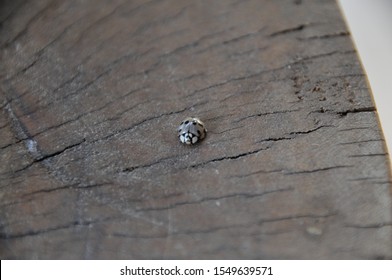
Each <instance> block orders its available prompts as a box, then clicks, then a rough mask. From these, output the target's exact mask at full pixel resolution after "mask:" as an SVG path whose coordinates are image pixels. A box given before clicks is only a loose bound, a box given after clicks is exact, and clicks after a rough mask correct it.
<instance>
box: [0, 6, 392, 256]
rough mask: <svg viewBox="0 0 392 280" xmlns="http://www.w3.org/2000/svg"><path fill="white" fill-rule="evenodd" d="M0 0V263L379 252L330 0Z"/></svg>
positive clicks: (376, 135)
mask: <svg viewBox="0 0 392 280" xmlns="http://www.w3.org/2000/svg"><path fill="white" fill-rule="evenodd" d="M0 3H1V4H0V5H1V8H0V11H1V12H0V24H1V27H0V28H1V29H0V48H1V63H0V64H1V65H0V67H1V68H0V108H1V109H0V135H1V137H0V163H1V164H0V257H1V258H2V259H217V258H218V259H249V258H257V259H259V258H260V259H385V258H387V259H390V258H392V215H391V214H392V208H391V177H390V173H389V168H390V166H389V161H388V154H387V151H386V148H385V143H384V140H383V135H382V131H381V130H380V126H379V123H378V118H377V112H376V109H375V105H374V103H373V100H372V96H371V92H370V89H369V85H368V84H367V80H366V76H365V74H364V71H363V69H362V66H361V64H360V62H359V59H358V55H357V52H356V50H355V48H354V46H353V43H352V41H351V38H350V34H349V32H348V30H347V27H346V25H345V23H344V21H343V18H342V15H341V13H340V11H339V8H338V6H337V4H336V3H335V2H334V1H326V0H318V1H313V0H303V1H301V0H295V1H293V0H279V1H271V0H270V1H269V0H264V1H258V0H248V1H245V0H244V1H238V0H230V1H229V0H228V1H223V0H222V1H209V0H203V1H182V0H163V1H162V0H161V1H158V0H146V1H125V0H115V1H103V0H102V1H101V0H100V1H93V0H86V1H82V0H72V1H60V0H42V1H24V0H17V1H15V0H6V1H1V2H0ZM188 116H196V117H199V118H200V119H202V120H203V121H204V123H205V124H206V127H207V129H208V134H207V137H206V139H205V140H204V141H203V142H201V143H200V144H198V145H195V146H192V147H189V146H185V145H181V144H180V143H179V141H178V138H177V132H176V130H177V126H178V125H179V123H180V122H181V121H182V120H183V119H184V118H186V117H188Z"/></svg>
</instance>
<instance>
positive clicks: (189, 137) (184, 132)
mask: <svg viewBox="0 0 392 280" xmlns="http://www.w3.org/2000/svg"><path fill="white" fill-rule="evenodd" d="M206 134H207V130H206V129H205V127H204V124H203V122H202V121H201V120H199V119H198V118H186V119H185V120H183V121H182V122H181V124H180V126H179V127H178V137H179V138H180V142H181V143H184V144H187V145H194V144H196V143H197V142H199V141H201V140H203V139H204V138H205V137H206Z"/></svg>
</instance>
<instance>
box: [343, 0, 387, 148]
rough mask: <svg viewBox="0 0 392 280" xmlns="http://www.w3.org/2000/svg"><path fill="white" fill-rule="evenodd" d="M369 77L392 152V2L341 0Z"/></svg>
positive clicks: (385, 0) (384, 0)
mask: <svg viewBox="0 0 392 280" xmlns="http://www.w3.org/2000/svg"><path fill="white" fill-rule="evenodd" d="M338 3H339V4H340V5H341V8H342V10H343V14H344V15H345V17H346V21H347V23H348V26H349V28H350V30H351V35H352V37H353V39H354V43H355V45H356V47H357V49H358V52H359V55H360V58H361V60H362V63H363V65H364V68H365V71H366V73H367V75H368V79H369V83H370V86H371V88H372V91H373V97H374V100H375V103H376V108H377V111H378V114H379V118H380V122H381V127H382V128H383V131H384V137H385V139H386V143H387V146H388V149H389V151H391V150H392V0H338Z"/></svg>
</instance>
